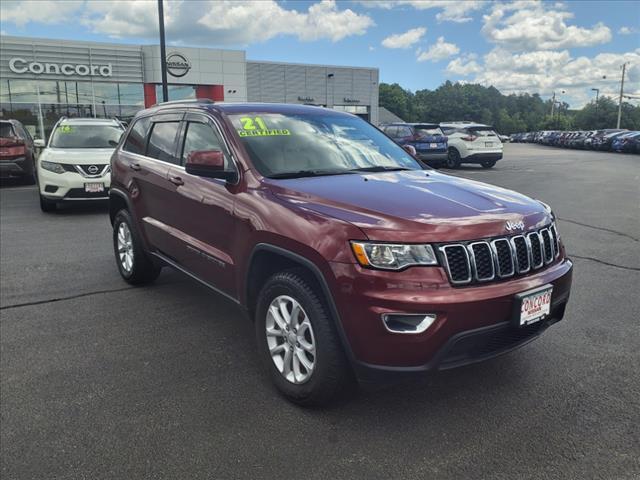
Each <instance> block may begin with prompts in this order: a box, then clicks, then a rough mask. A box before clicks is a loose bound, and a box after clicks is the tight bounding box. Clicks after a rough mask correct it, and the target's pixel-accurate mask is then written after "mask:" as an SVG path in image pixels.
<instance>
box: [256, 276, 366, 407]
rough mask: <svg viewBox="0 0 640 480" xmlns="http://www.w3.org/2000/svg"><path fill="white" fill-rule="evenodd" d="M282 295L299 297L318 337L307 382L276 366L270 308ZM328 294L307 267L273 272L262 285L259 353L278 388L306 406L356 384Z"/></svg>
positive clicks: (333, 398) (318, 403)
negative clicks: (271, 349) (269, 335)
mask: <svg viewBox="0 0 640 480" xmlns="http://www.w3.org/2000/svg"><path fill="white" fill-rule="evenodd" d="M281 295H287V296H289V297H291V298H293V299H295V300H296V301H297V302H298V303H299V304H300V305H301V307H302V309H303V310H304V312H305V313H306V315H307V318H308V319H309V322H310V323H311V326H312V329H313V336H314V338H315V343H316V345H315V352H316V355H315V356H314V362H315V365H314V369H313V371H312V373H311V376H310V377H309V378H308V379H307V380H306V381H305V382H304V383H298V384H294V383H292V382H291V381H289V380H287V379H286V378H285V377H284V375H283V374H282V373H280V371H279V370H278V368H277V367H276V365H275V363H274V361H273V360H272V358H271V354H270V352H269V346H268V344H267V335H266V320H267V310H268V308H269V305H270V304H271V302H272V301H273V300H274V299H276V298H277V297H279V296H281ZM324 300H325V299H324V295H323V294H322V292H321V291H320V289H319V288H317V287H315V286H314V283H313V282H310V281H309V280H307V277H306V276H305V272H304V271H303V270H289V271H284V272H279V273H276V274H275V275H273V276H272V277H271V278H269V280H267V282H266V283H265V285H264V287H263V288H262V290H261V292H260V294H259V296H258V301H257V306H256V317H255V326H256V337H257V341H258V351H259V355H260V357H261V358H262V360H263V361H264V363H265V365H266V366H267V369H268V371H269V373H270V376H271V379H272V381H273V383H274V384H275V386H276V387H277V389H278V390H279V391H280V392H281V393H282V394H283V395H284V396H285V397H286V398H287V399H289V400H290V401H292V402H294V403H297V404H298V405H302V406H307V407H309V406H325V405H328V404H331V403H333V402H335V401H337V400H338V399H340V398H342V397H344V395H345V394H346V393H347V392H349V391H350V390H351V389H350V388H349V387H351V386H353V384H354V381H353V375H352V372H351V369H350V367H349V363H348V361H347V358H346V356H345V353H344V351H343V350H342V346H341V342H340V338H339V336H338V333H337V332H336V329H335V325H334V324H333V320H332V319H331V317H330V315H331V314H330V313H329V311H328V309H327V307H326V301H324Z"/></svg>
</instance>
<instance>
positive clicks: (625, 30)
mask: <svg viewBox="0 0 640 480" xmlns="http://www.w3.org/2000/svg"><path fill="white" fill-rule="evenodd" d="M618 33H619V34H620V35H633V34H635V33H640V28H636V27H620V30H618Z"/></svg>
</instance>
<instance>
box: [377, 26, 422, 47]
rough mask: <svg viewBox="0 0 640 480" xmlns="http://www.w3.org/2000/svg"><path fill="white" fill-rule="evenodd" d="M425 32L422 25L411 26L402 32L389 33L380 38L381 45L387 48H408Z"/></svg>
mask: <svg viewBox="0 0 640 480" xmlns="http://www.w3.org/2000/svg"><path fill="white" fill-rule="evenodd" d="M425 33H427V29H426V28H424V27H420V28H412V29H411V30H407V31H406V32H404V33H396V34H393V35H389V36H388V37H387V38H385V39H384V40H382V46H383V47H387V48H410V47H411V46H412V45H415V44H416V43H418V42H419V41H420V39H421V38H422V37H423V36H424V34H425Z"/></svg>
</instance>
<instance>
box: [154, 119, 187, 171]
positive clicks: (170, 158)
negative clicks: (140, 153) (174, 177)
mask: <svg viewBox="0 0 640 480" xmlns="http://www.w3.org/2000/svg"><path fill="white" fill-rule="evenodd" d="M179 126H180V122H157V123H154V124H153V126H152V128H151V135H150V136H149V145H148V146H147V156H148V157H151V158H156V159H158V160H162V161H163V162H169V163H174V164H176V165H177V164H179V163H180V162H178V159H177V158H176V156H175V151H176V135H177V133H178V127H179Z"/></svg>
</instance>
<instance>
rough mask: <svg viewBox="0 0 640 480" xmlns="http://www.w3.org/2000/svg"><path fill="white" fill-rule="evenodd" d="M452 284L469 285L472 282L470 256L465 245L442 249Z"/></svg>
mask: <svg viewBox="0 0 640 480" xmlns="http://www.w3.org/2000/svg"><path fill="white" fill-rule="evenodd" d="M442 251H443V252H444V258H445V262H446V265H447V270H448V271H449V278H450V279H451V282H452V283H469V282H470V281H471V280H472V276H471V265H470V263H469V254H468V253H467V249H466V248H465V246H464V245H446V246H444V247H442Z"/></svg>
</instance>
